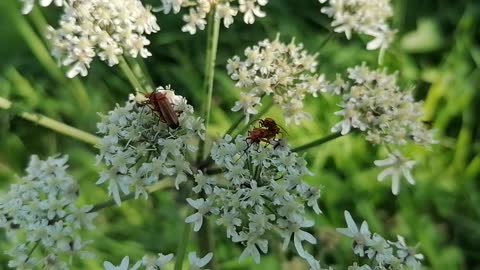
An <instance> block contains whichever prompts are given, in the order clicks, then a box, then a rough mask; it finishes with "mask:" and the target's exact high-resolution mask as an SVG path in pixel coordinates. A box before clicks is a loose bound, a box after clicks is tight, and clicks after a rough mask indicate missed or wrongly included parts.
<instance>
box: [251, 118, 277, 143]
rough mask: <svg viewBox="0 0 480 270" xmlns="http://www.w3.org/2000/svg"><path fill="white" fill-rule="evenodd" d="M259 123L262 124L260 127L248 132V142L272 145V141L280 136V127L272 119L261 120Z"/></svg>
mask: <svg viewBox="0 0 480 270" xmlns="http://www.w3.org/2000/svg"><path fill="white" fill-rule="evenodd" d="M258 122H259V123H260V127H257V128H254V129H252V130H250V131H249V132H248V137H247V140H249V141H250V142H252V143H260V142H266V143H270V140H271V139H274V138H275V137H276V136H277V135H278V134H280V127H279V126H278V124H277V123H276V122H275V120H273V119H272V118H265V119H260V120H259V121H258Z"/></svg>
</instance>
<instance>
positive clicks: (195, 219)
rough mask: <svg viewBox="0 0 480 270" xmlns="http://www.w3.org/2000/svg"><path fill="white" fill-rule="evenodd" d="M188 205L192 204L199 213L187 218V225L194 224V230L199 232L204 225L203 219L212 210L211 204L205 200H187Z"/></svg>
mask: <svg viewBox="0 0 480 270" xmlns="http://www.w3.org/2000/svg"><path fill="white" fill-rule="evenodd" d="M187 202H188V204H190V205H191V206H192V207H193V208H195V209H197V210H198V212H197V213H194V214H192V215H190V216H188V217H187V218H185V222H186V223H193V224H194V227H193V230H194V231H196V232H198V231H199V230H200V228H201V227H202V224H203V217H204V216H205V215H206V214H208V213H209V212H210V210H211V204H210V202H208V201H206V200H204V199H203V198H200V199H196V200H192V199H190V198H187Z"/></svg>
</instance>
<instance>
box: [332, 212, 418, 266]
mask: <svg viewBox="0 0 480 270" xmlns="http://www.w3.org/2000/svg"><path fill="white" fill-rule="evenodd" d="M345 220H346V222H347V228H339V229H337V231H338V232H339V233H341V234H343V235H345V236H348V237H350V238H352V239H353V241H354V245H353V251H354V253H355V254H357V255H358V256H359V257H367V258H368V259H370V260H371V264H370V265H369V264H364V265H359V264H358V263H357V262H355V263H354V264H353V265H351V266H349V267H348V270H371V269H378V270H402V269H406V268H405V267H408V268H407V269H415V270H417V269H420V267H421V262H420V261H421V260H423V255H422V254H419V253H417V252H416V249H415V248H411V247H408V246H407V245H406V243H405V239H404V238H403V237H402V236H397V238H398V241H397V242H391V241H387V240H385V239H384V238H383V237H382V236H381V235H379V234H377V233H373V234H371V233H370V231H369V230H368V224H367V223H366V222H365V221H364V222H363V223H362V225H361V227H360V230H359V229H358V227H357V225H356V224H355V221H354V220H353V219H352V216H351V215H350V213H349V212H348V211H345Z"/></svg>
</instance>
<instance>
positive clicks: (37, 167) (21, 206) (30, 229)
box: [0, 155, 96, 269]
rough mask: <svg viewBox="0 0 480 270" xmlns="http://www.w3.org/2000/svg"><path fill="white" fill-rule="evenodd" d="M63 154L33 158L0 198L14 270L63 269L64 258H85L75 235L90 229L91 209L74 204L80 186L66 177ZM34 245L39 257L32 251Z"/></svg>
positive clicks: (0, 225)
mask: <svg viewBox="0 0 480 270" xmlns="http://www.w3.org/2000/svg"><path fill="white" fill-rule="evenodd" d="M67 160H68V157H67V156H63V157H58V156H56V157H49V158H48V159H47V160H40V159H39V158H38V157H37V156H35V155H34V156H32V157H31V159H30V162H29V164H28V167H27V168H26V170H25V171H26V173H27V175H25V176H24V177H22V178H21V179H20V181H19V182H18V183H14V184H12V185H11V186H10V190H9V191H8V192H7V193H6V194H3V195H2V197H1V198H0V221H1V222H0V228H4V229H5V230H6V232H7V236H8V238H9V240H10V241H11V242H12V243H13V245H14V247H13V249H12V250H9V251H7V253H8V254H9V255H10V256H12V260H10V261H9V263H8V264H9V266H10V267H13V268H17V269H33V268H35V267H33V265H37V266H36V267H43V268H45V269H68V264H67V262H65V261H62V260H63V259H64V257H65V256H78V257H90V255H91V254H89V253H88V252H85V251H84V247H85V246H86V245H87V244H88V243H89V241H83V240H82V239H81V237H80V232H81V230H83V229H87V230H91V229H94V228H95V226H94V224H93V222H92V221H93V218H94V217H95V216H96V214H95V213H91V212H90V211H91V210H92V206H89V205H86V206H82V207H78V206H76V205H75V204H76V201H77V199H78V192H79V187H78V184H77V183H76V182H75V180H74V179H73V178H72V177H71V176H70V175H69V174H68V173H67V171H66V169H67V167H68V166H67ZM34 246H38V248H39V249H41V250H42V253H43V255H44V256H41V257H40V258H39V255H40V254H37V253H32V254H31V255H28V254H30V252H31V250H32V249H33V247H34Z"/></svg>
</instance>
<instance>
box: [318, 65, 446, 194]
mask: <svg viewBox="0 0 480 270" xmlns="http://www.w3.org/2000/svg"><path fill="white" fill-rule="evenodd" d="M347 72H348V80H344V79H343V78H342V77H341V76H340V75H337V79H336V80H335V81H334V82H331V83H328V84H327V86H326V88H325V89H324V90H325V91H327V92H330V93H333V94H336V95H341V96H342V99H343V101H342V103H341V104H340V107H342V110H341V111H338V112H336V113H335V114H336V115H341V116H343V118H344V119H343V120H342V121H340V122H339V123H337V124H336V125H334V126H333V127H332V132H339V131H340V132H341V134H342V135H345V134H347V133H349V132H350V131H351V130H352V129H358V130H361V131H363V132H365V134H366V139H367V140H368V141H370V142H372V143H374V144H384V145H387V147H388V146H389V145H394V146H401V145H406V144H407V143H415V144H419V145H422V146H425V147H429V146H430V145H431V144H435V143H437V142H438V141H437V140H435V139H434V136H433V135H434V130H431V129H429V128H428V127H427V125H426V124H424V123H423V122H422V121H421V120H420V119H421V117H422V116H423V111H422V103H421V102H416V101H415V99H414V98H413V96H412V93H411V91H402V89H401V88H400V87H399V86H398V83H397V76H396V74H387V73H386V72H385V71H384V70H370V69H369V68H368V67H367V66H366V65H365V63H363V64H362V65H361V66H355V67H353V68H349V69H348V71H347ZM389 151H390V152H391V153H390V155H389V157H388V158H387V159H385V160H377V161H375V165H377V166H380V167H386V169H385V170H384V171H383V172H381V173H380V174H379V175H378V180H379V181H383V180H384V179H385V178H386V177H387V176H391V177H392V193H393V194H395V195H397V194H398V192H399V190H400V176H401V175H403V176H404V177H405V178H406V179H407V181H408V182H409V183H410V184H414V183H415V181H414V179H413V177H412V175H411V172H410V171H411V169H412V168H413V167H414V166H415V161H412V160H407V159H406V158H405V157H403V156H402V154H401V153H400V152H398V151H391V150H390V148H389Z"/></svg>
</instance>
